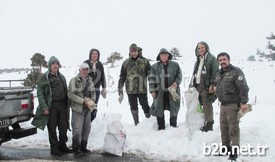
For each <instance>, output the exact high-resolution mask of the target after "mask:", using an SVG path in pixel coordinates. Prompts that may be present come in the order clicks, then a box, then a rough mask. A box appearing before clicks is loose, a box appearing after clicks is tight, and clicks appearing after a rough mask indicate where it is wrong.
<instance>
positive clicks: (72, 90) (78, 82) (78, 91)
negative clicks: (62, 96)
mask: <svg viewBox="0 0 275 162" xmlns="http://www.w3.org/2000/svg"><path fill="white" fill-rule="evenodd" d="M88 79H89V82H90V83H91V84H90V86H89V89H88V91H89V92H91V99H92V100H94V102H95V98H96V95H95V87H94V83H93V78H91V77H89V78H88ZM84 88H85V87H84V86H83V84H82V78H81V77H80V75H77V76H76V77H74V78H72V79H71V80H70V83H69V89H68V97H69V99H70V100H71V108H72V111H75V112H78V113H82V111H83V103H84V93H83V90H84Z"/></svg>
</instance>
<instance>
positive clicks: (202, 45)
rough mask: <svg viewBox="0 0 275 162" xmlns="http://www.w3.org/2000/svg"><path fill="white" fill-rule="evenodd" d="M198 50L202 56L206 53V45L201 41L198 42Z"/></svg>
mask: <svg viewBox="0 0 275 162" xmlns="http://www.w3.org/2000/svg"><path fill="white" fill-rule="evenodd" d="M198 51H199V54H200V56H204V55H205V54H206V47H205V45H204V44H201V43H199V44H198Z"/></svg>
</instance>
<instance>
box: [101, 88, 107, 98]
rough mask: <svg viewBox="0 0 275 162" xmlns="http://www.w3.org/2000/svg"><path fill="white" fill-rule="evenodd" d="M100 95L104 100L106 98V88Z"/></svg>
mask: <svg viewBox="0 0 275 162" xmlns="http://www.w3.org/2000/svg"><path fill="white" fill-rule="evenodd" d="M100 94H101V95H102V97H103V98H106V95H107V91H106V89H105V88H103V89H102V90H101V92H100Z"/></svg>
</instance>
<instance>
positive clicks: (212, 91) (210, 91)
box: [208, 85, 215, 94]
mask: <svg viewBox="0 0 275 162" xmlns="http://www.w3.org/2000/svg"><path fill="white" fill-rule="evenodd" d="M214 92H215V91H214V86H213V85H210V86H209V89H208V93H210V94H211V93H214Z"/></svg>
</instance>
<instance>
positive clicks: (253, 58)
mask: <svg viewBox="0 0 275 162" xmlns="http://www.w3.org/2000/svg"><path fill="white" fill-rule="evenodd" d="M247 61H256V59H255V56H254V55H252V56H249V57H248V58H247Z"/></svg>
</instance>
